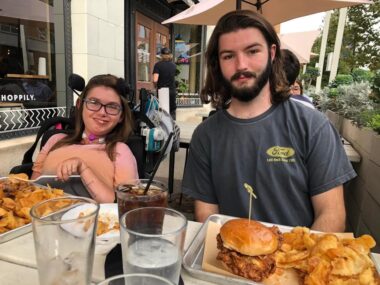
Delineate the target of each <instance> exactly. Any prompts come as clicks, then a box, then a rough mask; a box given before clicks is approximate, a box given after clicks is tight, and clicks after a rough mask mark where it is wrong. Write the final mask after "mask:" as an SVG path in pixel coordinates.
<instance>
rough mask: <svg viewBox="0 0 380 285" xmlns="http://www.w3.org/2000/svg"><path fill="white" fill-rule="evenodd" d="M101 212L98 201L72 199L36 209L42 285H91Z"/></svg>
mask: <svg viewBox="0 0 380 285" xmlns="http://www.w3.org/2000/svg"><path fill="white" fill-rule="evenodd" d="M98 212H99V204H98V203H97V202H95V201H94V200H92V199H88V198H83V197H71V196H68V197H63V198H55V199H50V200H46V201H44V202H41V203H39V204H36V205H35V206H34V207H32V209H31V210H30V215H31V217H32V227H33V237H34V245H35V251H36V258H37V267H38V274H39V280H40V284H41V285H52V284H54V285H60V284H62V285H64V284H90V281H91V273H92V265H93V261H94V249H95V237H96V225H97V219H98Z"/></svg>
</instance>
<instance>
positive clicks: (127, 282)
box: [98, 274, 174, 285]
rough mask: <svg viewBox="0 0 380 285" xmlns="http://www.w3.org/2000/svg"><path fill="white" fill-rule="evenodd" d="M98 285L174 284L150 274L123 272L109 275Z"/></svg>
mask: <svg viewBox="0 0 380 285" xmlns="http://www.w3.org/2000/svg"><path fill="white" fill-rule="evenodd" d="M98 285H174V283H172V282H171V281H169V280H167V279H165V278H162V277H160V276H156V275H151V274H124V275H117V276H113V277H110V278H108V279H106V280H104V281H103V282H100V283H98Z"/></svg>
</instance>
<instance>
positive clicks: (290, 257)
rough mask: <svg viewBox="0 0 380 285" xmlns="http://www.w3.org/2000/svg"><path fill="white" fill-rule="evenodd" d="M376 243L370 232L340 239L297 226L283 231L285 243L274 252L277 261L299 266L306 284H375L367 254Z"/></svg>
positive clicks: (282, 265)
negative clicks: (287, 231)
mask: <svg viewBox="0 0 380 285" xmlns="http://www.w3.org/2000/svg"><path fill="white" fill-rule="evenodd" d="M375 245H376V242H375V240H374V239H373V238H372V237H371V236H369V235H363V236H361V237H359V238H344V239H339V238H338V236H336V235H334V234H314V233H310V231H309V229H307V228H302V227H296V228H294V229H293V230H292V231H291V232H289V233H284V243H283V244H282V246H281V248H280V250H279V251H278V252H276V253H275V257H276V264H277V267H279V268H286V269H290V268H292V269H296V270H298V272H299V273H300V275H301V276H304V284H308V285H341V284H342V285H350V284H363V285H364V284H365V285H376V284H380V282H379V276H378V273H377V272H376V270H375V267H374V264H373V261H372V260H371V258H370V257H369V253H370V249H371V248H373V247H374V246H375Z"/></svg>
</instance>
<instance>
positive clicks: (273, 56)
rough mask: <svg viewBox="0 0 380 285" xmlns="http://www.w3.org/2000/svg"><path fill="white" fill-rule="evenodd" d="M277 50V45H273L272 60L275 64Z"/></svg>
mask: <svg viewBox="0 0 380 285" xmlns="http://www.w3.org/2000/svg"><path fill="white" fill-rule="evenodd" d="M276 50H277V46H276V45H275V44H273V45H272V46H271V47H270V58H271V60H272V62H273V60H274V58H275V56H276Z"/></svg>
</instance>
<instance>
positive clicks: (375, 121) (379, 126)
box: [367, 114, 380, 135]
mask: <svg viewBox="0 0 380 285" xmlns="http://www.w3.org/2000/svg"><path fill="white" fill-rule="evenodd" d="M367 126H368V127H370V128H371V129H373V130H374V131H375V132H377V133H378V134H379V135H380V114H376V115H374V116H373V117H372V119H371V120H370V121H369V122H368V125H367Z"/></svg>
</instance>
